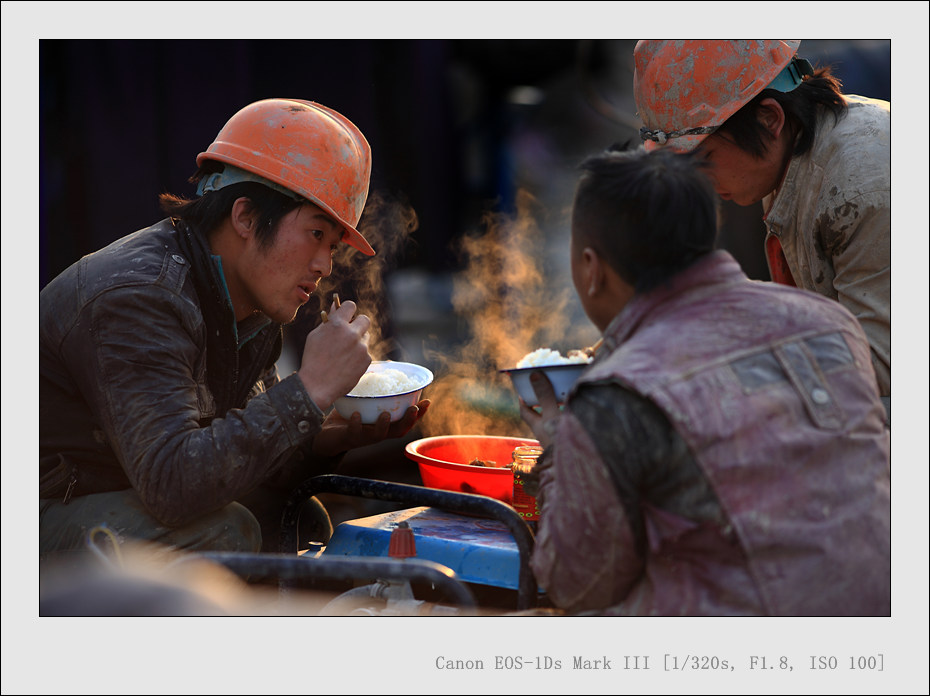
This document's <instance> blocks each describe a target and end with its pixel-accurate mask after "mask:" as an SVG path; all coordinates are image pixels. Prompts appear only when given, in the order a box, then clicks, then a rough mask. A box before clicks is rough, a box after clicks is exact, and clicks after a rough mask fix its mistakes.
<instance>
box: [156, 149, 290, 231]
mask: <svg viewBox="0 0 930 696" xmlns="http://www.w3.org/2000/svg"><path fill="white" fill-rule="evenodd" d="M222 168H223V165H222V164H221V163H219V162H214V161H213V160H207V161H206V162H205V163H204V166H202V167H200V168H199V169H198V170H197V172H196V173H195V174H194V175H193V176H192V177H191V178H190V181H191V183H195V184H196V183H198V182H199V181H200V180H201V179H202V178H203V177H205V176H207V175H209V174H212V173H213V172H216V171H220V170H221V169H222ZM242 197H245V198H248V199H249V200H250V201H251V202H252V205H253V206H255V209H256V210H257V211H258V231H257V233H256V237H257V239H258V243H259V246H260V247H261V248H268V247H269V246H271V244H272V243H273V242H274V238H275V235H276V234H277V229H278V222H279V221H280V220H281V218H282V217H284V216H285V215H287V214H288V213H289V212H291V211H292V210H294V209H295V208H299V207H300V206H301V205H302V204H303V203H304V201H301V200H298V199H295V198H291V197H290V196H286V195H284V194H283V193H280V192H279V191H275V190H274V189H272V188H269V187H267V186H263V185H262V184H259V183H256V182H252V181H244V182H240V183H237V184H231V185H230V186H226V187H224V188H221V189H220V190H218V191H210V192H208V193H205V194H204V195H203V196H200V197H199V198H195V199H193V200H191V199H187V198H182V197H181V196H176V195H174V194H172V193H163V194H161V195H160V196H159V197H158V201H159V203H160V205H161V209H162V210H163V211H164V212H165V213H167V214H168V215H169V216H171V217H174V218H179V219H181V220H184V221H185V222H187V223H188V224H189V225H190V226H191V227H192V228H193V229H194V230H196V231H197V232H198V233H199V234H202V235H204V236H205V237H209V235H210V234H211V233H212V232H213V231H214V230H215V229H216V228H217V227H219V225H220V223H222V222H223V220H224V218H225V217H226V216H227V215H229V213H230V211H231V210H232V206H233V203H235V202H236V199H237V198H242Z"/></svg>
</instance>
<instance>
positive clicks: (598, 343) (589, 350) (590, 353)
mask: <svg viewBox="0 0 930 696" xmlns="http://www.w3.org/2000/svg"><path fill="white" fill-rule="evenodd" d="M603 343H604V337H603V336H601V337H600V338H599V339H597V341H595V342H594V345H593V346H588V347H587V348H585V349H584V352H585V353H587V354H588V357H589V358H593V357H594V354H595V353H596V352H597V349H598V348H600V347H601V346H602V345H603Z"/></svg>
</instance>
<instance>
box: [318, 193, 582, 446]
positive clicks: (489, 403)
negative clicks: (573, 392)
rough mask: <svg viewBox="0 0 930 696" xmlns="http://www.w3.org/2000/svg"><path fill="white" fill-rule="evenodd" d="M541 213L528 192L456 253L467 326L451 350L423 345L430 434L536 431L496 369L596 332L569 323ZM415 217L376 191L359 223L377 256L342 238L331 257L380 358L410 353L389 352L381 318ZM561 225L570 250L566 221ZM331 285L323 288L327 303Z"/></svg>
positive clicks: (490, 215)
mask: <svg viewBox="0 0 930 696" xmlns="http://www.w3.org/2000/svg"><path fill="white" fill-rule="evenodd" d="M541 212H542V211H540V210H539V209H538V206H537V202H536V199H535V198H534V197H533V196H532V195H530V194H529V193H527V192H526V191H523V190H521V191H519V192H518V194H517V199H516V213H515V214H514V215H507V214H504V213H498V212H487V213H485V215H484V216H483V219H482V221H481V224H480V225H479V229H478V230H476V231H475V232H474V233H473V234H469V235H466V236H464V237H463V238H462V239H461V240H460V241H459V242H458V243H457V246H456V247H455V248H454V249H452V250H451V252H450V253H454V254H456V256H457V258H458V259H459V260H460V262H461V263H460V266H461V268H462V270H461V271H460V272H458V273H457V274H456V275H455V277H454V278H453V295H452V303H453V308H454V310H455V313H456V315H457V317H458V318H459V319H460V320H461V321H460V324H461V326H463V327H465V328H463V329H461V330H460V335H459V336H458V337H457V338H456V342H455V343H454V344H453V346H452V349H451V350H449V349H443V350H437V349H436V348H435V346H434V347H430V346H428V345H424V346H423V354H424V356H425V358H426V361H427V363H428V364H427V365H426V367H429V368H430V369H431V370H432V371H433V373H434V375H435V379H434V382H433V384H432V385H431V386H430V387H429V389H428V390H427V391H426V393H425V394H424V397H425V398H428V399H430V401H431V406H430V411H429V413H428V414H427V415H426V417H425V418H424V419H423V420H422V421H421V422H420V424H419V428H420V431H421V435H422V436H423V437H428V436H431V435H476V434H478V435H501V436H532V433H531V431H530V430H529V428H528V427H527V426H526V425H525V424H524V423H523V421H522V419H521V418H520V415H519V401H518V397H517V396H516V393H515V392H514V391H513V387H512V385H511V383H510V379H509V377H507V375H504V374H501V373H500V372H498V370H500V369H503V368H510V367H514V366H515V365H516V363H517V361H518V360H519V359H520V358H522V357H523V356H524V355H526V354H527V353H529V352H530V351H533V350H535V349H537V348H540V347H551V348H555V349H557V350H561V351H563V352H566V351H568V350H570V349H573V348H583V347H584V346H587V345H590V343H591V342H592V340H593V338H595V337H596V330H595V329H594V327H593V326H591V325H585V326H583V327H581V328H578V327H571V326H570V324H571V312H570V308H569V303H570V302H577V299H576V298H575V296H574V289H573V287H572V285H571V281H570V279H568V278H565V277H562V276H564V273H563V274H562V276H560V275H559V274H557V273H554V272H553V271H552V270H551V269H547V268H546V258H545V250H546V248H547V244H546V240H545V238H544V235H543V232H542V230H541V229H540V226H539V224H538V221H537V216H538V215H539V214H540V213H541ZM418 224H419V223H418V220H417V216H416V213H415V212H414V210H413V209H412V208H411V207H409V206H408V205H406V204H404V203H402V202H400V201H397V200H393V199H388V198H386V197H384V196H379V195H375V196H373V197H370V198H369V201H368V204H367V206H366V208H365V215H364V217H363V219H362V222H361V224H360V226H359V230H360V231H361V232H362V234H363V235H365V238H366V239H368V241H369V242H370V243H371V245H372V246H373V247H374V248H375V249H376V251H377V254H376V256H374V257H366V256H363V255H362V254H359V253H357V252H355V251H354V250H352V249H351V248H347V246H346V245H341V246H340V252H339V253H338V254H337V258H336V259H335V262H334V263H335V265H336V270H335V271H334V273H333V276H331V278H332V280H333V283H335V284H337V285H336V286H335V287H334V288H333V289H335V290H336V291H337V292H340V293H341V297H342V299H352V300H354V301H355V302H356V303H357V304H358V306H359V312H361V313H364V314H367V315H368V316H369V317H370V318H371V320H372V327H371V332H370V333H371V341H370V343H369V350H370V352H371V355H372V358H373V359H375V360H385V359H398V360H403V359H406V358H405V356H392V355H391V352H392V351H393V350H394V349H395V344H394V342H393V339H392V338H391V334H392V331H391V330H390V327H386V326H384V323H383V322H385V321H387V320H389V317H390V312H389V311H385V310H386V302H387V300H386V298H387V292H386V288H385V284H384V272H385V270H387V269H390V268H393V267H394V264H395V262H396V260H397V259H398V258H399V254H400V253H401V252H403V251H404V248H405V246H406V244H407V243H408V242H409V241H410V237H411V235H412V233H413V232H414V231H415V230H416V229H417V227H418ZM562 229H565V230H566V231H565V244H564V253H565V254H567V253H568V232H567V225H566V226H564V227H562ZM333 289H329V288H328V289H326V290H325V291H324V292H323V299H322V302H323V303H324V304H325V305H326V306H328V304H329V301H330V296H331V293H332V291H333ZM310 311H311V312H312V311H313V310H312V309H310ZM316 311H317V313H318V311H319V310H316Z"/></svg>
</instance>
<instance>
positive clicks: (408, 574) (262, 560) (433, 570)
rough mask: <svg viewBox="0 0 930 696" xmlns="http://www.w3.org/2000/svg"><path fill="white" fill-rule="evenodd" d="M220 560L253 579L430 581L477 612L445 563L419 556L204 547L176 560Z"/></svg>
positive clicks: (453, 601)
mask: <svg viewBox="0 0 930 696" xmlns="http://www.w3.org/2000/svg"><path fill="white" fill-rule="evenodd" d="M198 558H199V559H204V560H208V561H212V562H214V563H219V564H221V565H223V566H225V567H226V568H228V569H229V570H231V571H232V572H234V573H236V574H237V575H239V576H240V577H243V578H248V579H249V580H252V581H257V580H265V579H277V580H278V581H279V582H280V581H281V580H337V581H346V582H351V581H356V580H361V579H371V580H379V579H383V580H405V581H408V582H422V583H430V584H432V585H433V586H434V587H436V588H438V589H440V590H441V591H443V592H445V594H446V596H447V597H448V598H449V600H450V602H452V603H454V604H457V605H459V606H462V607H464V608H465V609H466V610H469V612H468V613H474V609H475V607H477V602H476V601H475V597H474V595H473V594H472V591H471V590H470V589H469V588H468V586H467V585H466V584H465V583H463V582H462V581H461V580H459V579H458V577H457V576H456V575H455V573H454V572H452V571H451V570H449V569H448V568H447V567H446V566H444V565H442V564H440V563H434V562H433V561H427V560H424V559H420V558H403V559H397V558H381V557H368V556H364V557H363V556H353V557H341V556H340V557H334V558H322V557H319V558H303V557H301V556H297V555H294V554H276V553H240V552H234V551H222V552H221V551H205V552H201V553H191V554H187V555H186V556H185V557H184V558H182V559H180V560H178V561H175V563H184V562H187V561H193V560H195V559H198Z"/></svg>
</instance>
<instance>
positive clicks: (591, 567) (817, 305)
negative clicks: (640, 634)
mask: <svg viewBox="0 0 930 696" xmlns="http://www.w3.org/2000/svg"><path fill="white" fill-rule="evenodd" d="M594 388H597V389H599V390H601V391H600V392H599V393H601V394H606V393H607V392H604V391H603V390H605V389H610V388H613V389H616V390H617V391H618V393H617V397H618V399H617V404H618V407H621V408H622V409H623V410H630V409H633V408H638V407H637V406H636V403H637V402H636V401H634V400H630V399H629V398H628V397H624V398H623V399H622V400H621V399H620V398H619V397H620V396H622V395H623V394H632V395H635V396H636V398H637V399H639V400H642V401H643V402H644V403H651V404H653V405H654V407H657V408H658V410H659V412H661V414H662V416H664V419H665V420H666V421H667V423H669V424H670V425H671V428H672V429H673V430H674V433H675V438H676V439H677V438H680V440H681V441H683V442H684V443H685V444H686V445H687V449H688V451H689V453H690V456H682V455H681V454H680V453H679V454H677V455H675V456H676V457H677V461H678V462H680V465H681V466H691V461H692V457H693V461H694V462H696V463H697V465H698V466H699V468H700V471H701V472H702V474H703V476H701V477H693V476H690V478H686V477H685V476H683V475H682V474H678V473H675V472H672V471H669V472H668V473H667V474H665V476H666V477H669V478H670V479H671V480H677V481H679V482H680V483H681V482H686V483H684V484H682V485H687V486H689V487H690V488H689V489H690V490H691V491H693V493H692V495H693V496H694V500H695V502H694V503H692V504H690V505H688V506H684V505H678V506H677V507H671V506H669V504H668V501H669V500H670V499H672V498H677V499H680V498H681V496H683V495H686V494H687V491H685V490H677V489H676V491H675V495H674V497H672V496H670V495H669V494H666V493H662V492H661V489H662V487H661V485H660V484H661V481H650V478H649V477H650V476H652V470H666V471H667V470H669V465H668V463H667V462H665V461H654V464H653V465H652V466H648V463H649V462H648V461H647V462H646V464H647V465H636V466H634V465H633V462H637V461H639V460H643V459H646V458H647V457H648V456H651V455H650V453H649V452H646V451H641V450H643V448H645V447H647V446H652V447H653V449H654V451H655V452H657V453H658V456H660V457H662V458H666V457H668V456H671V455H672V454H674V452H675V447H674V441H675V440H673V439H669V440H668V442H669V443H670V444H669V445H668V446H666V447H655V445H654V443H655V442H657V441H658V439H657V438H645V439H643V438H639V437H631V438H630V439H628V440H627V441H626V442H625V443H620V444H619V445H617V446H615V447H613V449H612V450H607V449H606V448H604V447H602V446H601V445H600V443H601V441H602V440H608V439H610V438H611V437H612V435H611V436H609V435H608V434H606V433H603V432H602V431H601V430H599V429H598V427H596V426H597V421H596V420H594V419H592V418H591V416H590V415H588V416H585V413H588V414H591V413H593V411H592V410H591V409H579V408H577V407H576V406H574V405H573V404H574V401H575V399H576V397H580V396H582V395H584V393H585V392H586V391H589V390H591V389H594ZM603 410H604V409H603V408H602V409H601V411H603ZM631 414H632V415H634V416H635V417H636V418H637V419H639V422H641V423H647V422H650V421H652V420H654V417H653V416H651V415H649V414H648V413H647V412H645V411H642V410H640V412H638V413H637V412H635V411H631ZM600 425H601V428H602V427H603V422H601V424H600ZM623 427H624V426H623V424H621V425H618V426H617V428H616V429H622V428H623ZM626 430H627V431H629V432H632V433H634V435H635V434H636V433H637V430H636V429H635V428H629V427H627V428H626ZM605 457H607V458H606V459H605ZM546 459H548V460H549V461H548V462H545V463H544V465H543V471H542V472H541V475H540V497H541V499H542V503H543V506H542V513H541V517H540V521H539V535H538V536H537V543H536V548H535V550H534V557H533V568H534V570H535V572H536V574H537V578H538V580H539V582H540V584H541V585H542V586H544V587H546V588H547V590H548V591H549V593H550V595H552V596H553V597H554V599H555V601H556V602H558V603H559V604H560V605H563V606H570V607H573V608H575V609H578V610H587V611H590V610H598V611H600V612H601V613H609V614H645V615H649V614H653V615H655V614H658V615H679V614H682V615H732V614H757V615H781V616H822V615H850V614H851V615H889V613H890V600H891V592H890V499H889V494H890V490H889V489H890V460H889V432H888V430H887V429H886V428H885V427H884V409H883V407H882V405H881V402H880V400H879V394H878V387H877V384H876V382H875V376H874V370H873V367H872V363H871V359H870V353H869V344H868V341H867V340H866V338H865V335H864V333H863V331H862V328H861V326H860V325H859V324H858V322H857V321H856V319H855V318H854V317H853V316H852V314H850V313H849V312H848V311H847V310H846V309H845V308H843V307H842V306H841V305H840V304H839V303H837V302H835V301H833V300H829V299H827V298H824V297H821V296H819V295H816V294H814V293H809V292H807V291H801V290H798V289H796V288H788V287H784V286H780V285H776V284H774V283H761V282H756V281H750V280H749V279H748V278H746V276H745V274H743V272H742V271H741V270H740V268H739V265H738V264H737V263H736V261H735V260H734V259H733V258H732V257H731V256H730V255H729V254H727V253H726V252H723V251H719V252H715V253H713V254H710V255H708V256H707V257H705V258H703V259H702V260H700V261H698V262H697V263H696V264H694V265H693V266H692V267H690V268H688V269H687V270H685V271H684V272H682V273H680V274H679V275H677V276H676V277H675V278H674V279H673V280H672V281H671V282H670V284H669V285H666V286H663V287H660V288H657V289H656V290H654V291H652V292H650V293H645V294H639V295H636V296H634V298H633V299H632V300H631V301H630V303H629V304H628V305H627V306H626V307H625V308H624V309H623V311H622V312H621V313H620V314H619V315H618V316H617V317H616V318H615V319H614V321H613V322H612V323H611V324H610V326H608V327H607V329H606V331H605V332H604V346H603V348H602V349H601V351H600V352H599V353H598V356H597V360H596V361H595V363H594V364H593V365H592V366H591V367H590V368H589V369H588V370H586V371H585V373H584V374H583V375H582V376H581V378H580V379H579V381H578V383H577V384H576V385H575V388H574V392H573V393H572V394H570V395H569V399H568V404H567V407H566V410H565V413H564V414H563V416H562V418H560V419H559V424H558V428H557V431H556V436H555V439H554V442H553V445H552V447H551V451H549V452H547V454H546ZM673 477H674V478H673ZM611 482H613V483H614V484H615V485H610V484H611ZM707 486H709V488H710V491H711V492H712V495H709V491H708V490H706V489H707ZM702 500H707V501H708V504H706V505H704V506H703V507H704V508H706V509H707V511H708V512H706V513H704V512H701V514H695V512H700V511H701V505H698V502H699V501H702ZM718 505H719V509H720V510H721V511H722V514H720V513H718V512H715V511H714V509H715V508H717V506H718ZM643 539H644V540H643Z"/></svg>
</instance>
